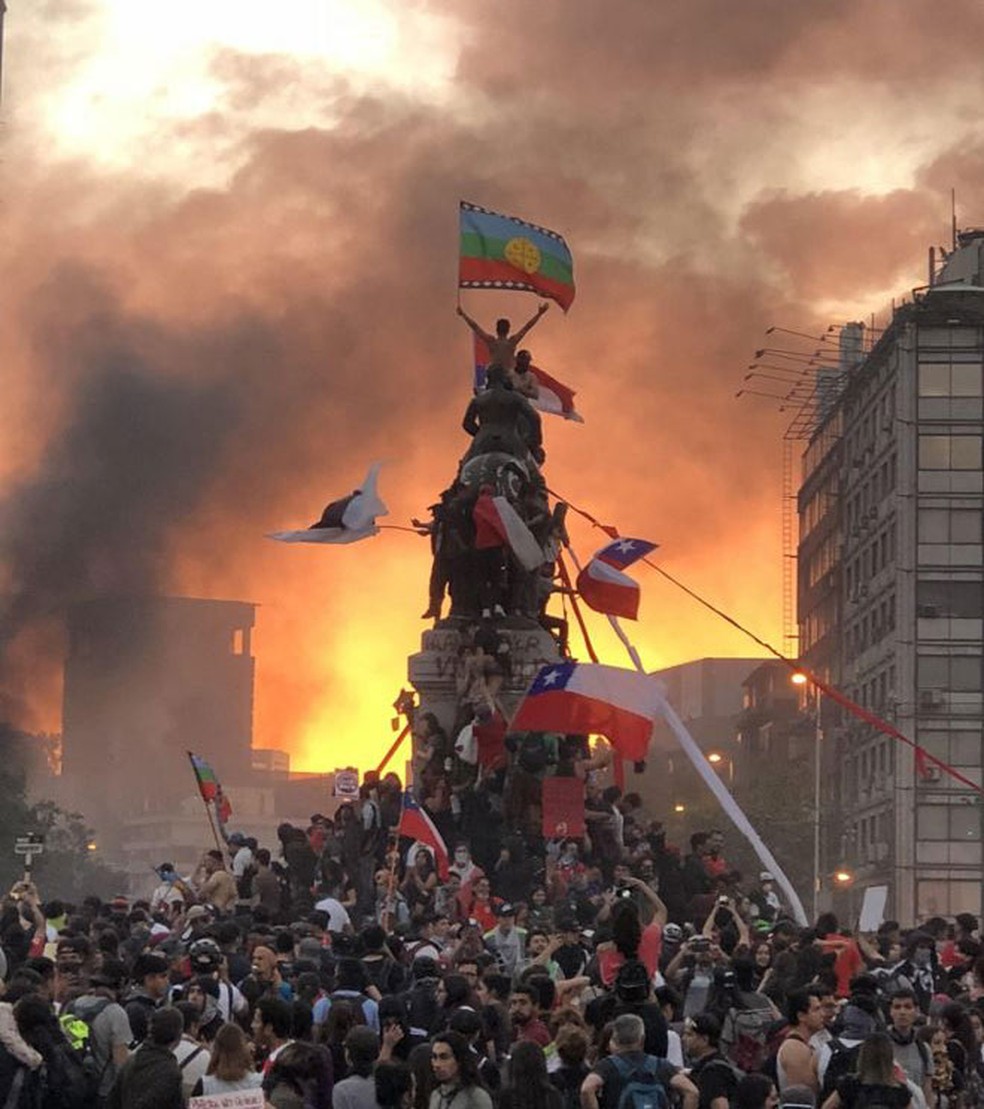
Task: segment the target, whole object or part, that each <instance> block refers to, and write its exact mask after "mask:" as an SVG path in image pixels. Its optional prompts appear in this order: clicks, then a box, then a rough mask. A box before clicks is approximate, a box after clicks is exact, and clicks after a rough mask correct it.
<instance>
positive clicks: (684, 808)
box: [673, 801, 687, 813]
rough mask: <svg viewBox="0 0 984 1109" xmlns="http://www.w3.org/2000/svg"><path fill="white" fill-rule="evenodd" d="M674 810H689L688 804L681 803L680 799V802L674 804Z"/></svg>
mask: <svg viewBox="0 0 984 1109" xmlns="http://www.w3.org/2000/svg"><path fill="white" fill-rule="evenodd" d="M673 811H674V812H680V813H682V812H686V811H687V806H686V805H681V804H680V802H679V801H678V802H677V803H676V804H675V805H674V806H673Z"/></svg>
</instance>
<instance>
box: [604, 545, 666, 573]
mask: <svg viewBox="0 0 984 1109" xmlns="http://www.w3.org/2000/svg"><path fill="white" fill-rule="evenodd" d="M658 546H659V544H658V543H650V542H649V540H648V539H627V538H626V539H616V540H615V542H614V543H609V544H608V546H607V547H602V548H601V550H600V551H596V552H595V555H594V557H595V559H596V561H598V562H604V563H606V564H607V565H609V566H614V567H615V569H616V570H624V569H625V568H626V566H631V565H632V563H633V562H638V561H639V559H640V558H645V557H646V555H647V554H651V553H652V552H653V551H655V550H656V548H657V547H658Z"/></svg>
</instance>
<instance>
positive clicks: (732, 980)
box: [709, 956, 782, 1072]
mask: <svg viewBox="0 0 984 1109" xmlns="http://www.w3.org/2000/svg"><path fill="white" fill-rule="evenodd" d="M722 977H723V986H724V988H723V989H722V991H721V997H722V1001H723V1005H722V1011H721V1012H720V1013H715V1015H716V1016H718V1017H719V1019H720V1021H721V1051H722V1054H723V1055H724V1056H725V1058H727V1059H728V1060H729V1061H730V1062H731V1063H732V1064H733V1065H734V1066H735V1067H737V1068H738V1069H739V1070H742V1071H745V1072H753V1071H758V1070H761V1069H762V1067H763V1066H764V1065H765V1061H766V1059H767V1058H768V1055H769V1038H770V1033H771V1030H772V1028H773V1026H774V1025H775V1023H776V1021H778V1020H781V1019H782V1017H781V1014H780V1012H779V1010H778V1009H777V1008H776V1007H775V1005H774V1004H773V1003H772V1002H771V1001H770V1000H769V999H768V998H767V997H766V996H765V994H763V993H759V992H758V991H757V990H756V989H755V963H754V961H753V960H752V959H751V958H750V957H748V956H744V957H742V956H739V957H737V958H735V959H734V961H733V962H732V964H731V972H730V977H729V974H728V972H725V973H724V974H723V976H722ZM709 1008H711V1006H709Z"/></svg>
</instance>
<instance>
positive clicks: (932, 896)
mask: <svg viewBox="0 0 984 1109" xmlns="http://www.w3.org/2000/svg"><path fill="white" fill-rule="evenodd" d="M980 911H981V884H980V882H955V881H951V880H949V879H944V878H930V879H920V880H919V881H918V882H916V917H917V919H918V920H927V919H928V918H929V917H931V916H956V915H957V913H973V914H974V915H975V916H977V915H979V914H980Z"/></svg>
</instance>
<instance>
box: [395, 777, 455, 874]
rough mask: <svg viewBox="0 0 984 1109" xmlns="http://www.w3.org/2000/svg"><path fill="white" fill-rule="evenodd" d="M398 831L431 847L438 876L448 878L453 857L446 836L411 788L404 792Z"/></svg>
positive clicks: (398, 833)
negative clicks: (449, 852) (449, 853)
mask: <svg viewBox="0 0 984 1109" xmlns="http://www.w3.org/2000/svg"><path fill="white" fill-rule="evenodd" d="M396 833H397V835H399V836H406V837H407V839H415V840H417V841H418V842H419V843H422V844H424V845H425V846H426V847H430V848H431V849H432V850H433V852H434V862H435V863H436V865H437V874H438V877H439V878H440V879H441V880H442V881H444V879H446V878H447V876H448V868H449V867H450V865H451V859H450V858H449V857H448V845H447V844H446V843H445V842H444V837H443V836H442V835H441V833H440V832H439V831H438V830H437V826H436V825H435V824H434V821H433V820H431V818H430V817H429V816H428V815H427V813H426V812H425V811H424V809H422V808H421V807H420V805H418V804H417V802H416V801H415V800H414V798H413V794H412V793H411V792H410V790H407V791H406V792H405V793H404V794H403V811H402V812H401V813H400V823H399V825H398V826H397V829H396Z"/></svg>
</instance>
